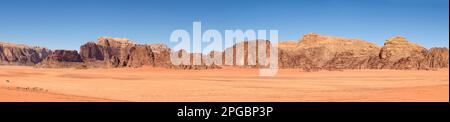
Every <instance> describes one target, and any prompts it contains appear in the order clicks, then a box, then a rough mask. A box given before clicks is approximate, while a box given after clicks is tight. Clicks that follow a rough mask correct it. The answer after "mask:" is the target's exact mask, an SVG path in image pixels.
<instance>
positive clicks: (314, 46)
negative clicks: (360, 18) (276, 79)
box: [279, 33, 448, 71]
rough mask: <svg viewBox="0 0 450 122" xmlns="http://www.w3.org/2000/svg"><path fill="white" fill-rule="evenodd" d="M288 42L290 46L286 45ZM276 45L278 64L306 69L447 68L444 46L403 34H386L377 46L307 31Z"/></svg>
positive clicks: (446, 51) (358, 40)
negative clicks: (421, 42) (421, 43)
mask: <svg viewBox="0 0 450 122" xmlns="http://www.w3.org/2000/svg"><path fill="white" fill-rule="evenodd" d="M288 44H289V45H291V46H286V45H288ZM280 45H282V46H281V47H280V54H279V57H280V60H279V62H280V67H282V68H302V69H305V70H307V71H310V70H318V69H327V70H340V69H425V70H429V69H436V68H448V48H431V49H426V48H423V47H421V46H419V45H417V44H414V43H411V42H409V41H408V40H407V39H406V38H404V37H393V38H390V39H388V40H386V42H385V44H384V46H383V47H379V46H377V45H375V44H373V43H369V42H366V41H364V40H360V39H346V38H341V37H333V36H323V35H319V34H315V33H309V34H305V35H304V36H303V37H302V38H301V39H300V40H299V42H298V43H297V44H295V43H294V42H292V41H289V42H281V43H280ZM283 45H284V47H283ZM293 45H295V46H293Z"/></svg>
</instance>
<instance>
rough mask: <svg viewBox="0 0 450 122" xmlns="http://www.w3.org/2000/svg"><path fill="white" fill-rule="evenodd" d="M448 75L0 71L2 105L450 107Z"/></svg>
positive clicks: (286, 71)
mask: <svg viewBox="0 0 450 122" xmlns="http://www.w3.org/2000/svg"><path fill="white" fill-rule="evenodd" d="M448 73H449V70H448V69H442V70H438V71H405V70H403V71H402V70H345V71H319V72H301V71H298V70H294V69H282V70H279V72H278V74H277V75H276V76H274V77H260V76H258V70H257V69H238V68H224V69H215V70H174V69H163V68H150V67H143V68H137V69H133V68H116V69H44V68H33V67H26V66H0V101H150V102H151V101H162V102H173V101H198V102H203V101H274V102H278V101H318V102H328V101H338V102H347V101H394V102H396V101H443V102H448V101H449V75H448Z"/></svg>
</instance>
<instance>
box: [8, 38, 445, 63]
mask: <svg viewBox="0 0 450 122" xmlns="http://www.w3.org/2000/svg"><path fill="white" fill-rule="evenodd" d="M264 41H265V42H264ZM254 43H256V47H253V48H256V49H258V44H259V43H266V44H269V43H270V41H269V40H258V41H244V42H241V43H237V44H235V45H233V46H232V47H228V48H226V49H224V50H222V51H216V52H214V53H212V52H210V53H208V54H199V53H189V52H186V51H183V50H178V51H180V52H184V53H188V54H189V55H190V56H191V58H190V62H191V64H192V63H193V62H194V60H193V57H194V56H197V57H200V58H204V57H207V56H212V55H214V54H219V55H222V57H225V56H228V57H230V56H231V57H234V58H233V60H224V59H222V62H221V64H220V65H226V63H225V62H231V61H232V63H231V66H238V65H237V64H240V63H243V65H244V67H255V66H250V64H254V63H255V62H259V60H260V59H258V58H257V59H251V58H249V57H248V56H250V55H254V54H252V53H250V52H249V48H248V47H247V46H249V44H252V45H253V44H254ZM241 44H242V45H244V50H243V51H244V58H243V59H241V60H239V61H237V60H236V57H237V55H236V54H238V53H237V51H236V48H235V47H236V46H237V45H241ZM278 45H279V47H278V49H279V53H278V54H279V59H278V61H279V67H280V68H299V69H303V70H305V71H316V70H321V69H326V70H341V69H402V70H404V69H418V70H430V69H437V68H448V48H442V47H433V48H429V49H427V48H424V47H422V46H420V45H418V44H415V43H412V42H410V41H408V40H407V39H406V38H405V37H401V36H395V37H391V38H389V39H387V40H386V41H385V43H384V45H382V46H379V45H377V44H375V43H371V42H368V41H365V40H362V39H351V38H344V37H337V36H326V35H320V34H317V33H307V34H305V35H303V37H302V38H300V39H299V40H290V41H280V42H279V43H278ZM253 48H251V49H253ZM24 49H25V50H24ZM266 49H269V48H268V46H266ZM226 50H228V51H226ZM171 52H174V50H172V49H171V48H169V47H168V46H167V45H165V44H137V43H135V42H134V41H132V40H129V39H125V38H112V37H99V38H98V39H97V42H87V43H85V44H83V45H81V46H80V50H79V51H76V50H54V51H52V50H49V49H47V48H38V47H30V46H27V45H23V44H17V46H15V44H14V43H5V42H1V43H0V64H3V65H14V64H15V65H34V66H36V67H52V68H58V67H109V68H114V67H141V66H143V65H151V66H155V67H166V68H181V69H214V68H220V66H218V64H214V65H211V66H209V65H205V62H204V60H201V62H200V63H198V64H199V65H181V66H175V65H172V64H171V62H170V53H171ZM230 52H231V53H230ZM266 53H267V55H269V53H268V52H266ZM239 54H240V53H239ZM261 54H263V53H261ZM261 54H259V55H261ZM256 55H258V54H256ZM267 58H268V57H267ZM27 60H30V61H27ZM31 60H32V61H31ZM237 62H240V63H237ZM251 62H253V63H251ZM61 64H64V65H61ZM228 65H230V63H228ZM256 67H259V66H256ZM263 67H264V66H263Z"/></svg>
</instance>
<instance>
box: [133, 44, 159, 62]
mask: <svg viewBox="0 0 450 122" xmlns="http://www.w3.org/2000/svg"><path fill="white" fill-rule="evenodd" d="M128 60H129V61H128V63H127V66H128V67H140V66H143V65H153V63H154V60H155V57H154V54H153V52H152V49H151V48H150V46H146V45H136V46H134V47H131V48H130V55H129V59H128Z"/></svg>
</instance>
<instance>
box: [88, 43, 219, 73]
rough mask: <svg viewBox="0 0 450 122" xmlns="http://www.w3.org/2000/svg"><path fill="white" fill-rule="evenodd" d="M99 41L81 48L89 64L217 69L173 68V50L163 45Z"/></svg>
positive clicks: (188, 67) (190, 67) (184, 67)
mask: <svg viewBox="0 0 450 122" xmlns="http://www.w3.org/2000/svg"><path fill="white" fill-rule="evenodd" d="M97 41H98V42H97V43H95V42H88V43H86V44H84V45H82V46H81V47H80V54H81V57H82V59H83V61H84V62H86V63H87V64H95V65H103V64H104V66H105V67H141V66H143V65H150V66H154V67H166V68H181V69H206V68H216V66H206V65H199V66H191V65H188V66H173V65H172V63H171V61H170V53H171V52H172V50H171V49H170V48H168V47H167V46H166V45H163V44H135V43H134V42H133V41H131V40H128V39H120V38H109V37H100V38H98V39H97ZM92 62H97V63H92ZM94 67H95V66H94ZM202 67H203V68H202Z"/></svg>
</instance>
